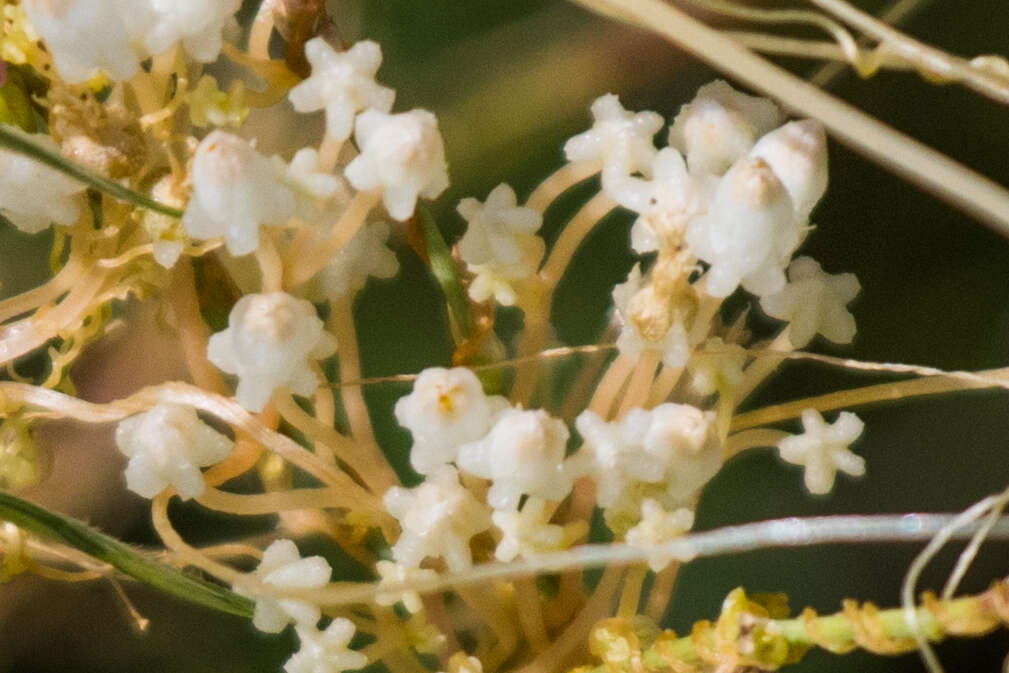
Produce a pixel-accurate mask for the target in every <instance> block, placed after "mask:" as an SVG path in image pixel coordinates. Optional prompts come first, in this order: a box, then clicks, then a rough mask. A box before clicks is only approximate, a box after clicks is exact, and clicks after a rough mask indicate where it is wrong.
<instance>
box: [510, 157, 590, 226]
mask: <svg viewBox="0 0 1009 673" xmlns="http://www.w3.org/2000/svg"><path fill="white" fill-rule="evenodd" d="M601 168H602V166H601V165H600V164H599V163H598V162H595V161H575V162H572V163H566V164H564V165H563V166H561V167H560V168H559V169H557V170H556V171H554V172H553V173H552V174H551V175H550V176H549V177H548V178H547V179H546V180H544V181H543V182H541V183H540V184H539V185H538V186H537V187H536V189H534V190H533V193H532V194H530V195H529V198H528V199H526V203H525V206H526V208H532V209H533V210H535V211H537V212H539V213H545V212H546V210H547V208H549V207H550V204H551V203H553V202H554V201H555V200H556V199H557V197H558V196H560V195H561V194H563V193H564V192H566V191H567V190H569V189H571V188H572V187H574V186H575V185H577V184H578V183H579V182H582V181H583V180H587V179H589V178H591V177H592V176H593V175H595V174H596V173H598V172H599V171H600V169H601Z"/></svg>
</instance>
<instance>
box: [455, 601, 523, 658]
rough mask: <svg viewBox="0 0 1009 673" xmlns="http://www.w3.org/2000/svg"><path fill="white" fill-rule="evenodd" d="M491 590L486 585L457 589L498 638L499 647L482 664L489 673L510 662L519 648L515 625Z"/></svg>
mask: <svg viewBox="0 0 1009 673" xmlns="http://www.w3.org/2000/svg"><path fill="white" fill-rule="evenodd" d="M490 588H491V587H490V585H486V584H484V585H469V586H466V587H458V588H456V593H458V594H459V597H460V598H461V599H462V600H463V601H464V602H465V603H466V605H468V606H469V607H470V608H471V609H472V610H473V612H474V613H475V614H476V615H477V616H479V617H480V619H482V620H483V621H484V622H486V624H487V626H489V627H490V629H491V631H493V632H494V635H495V636H497V641H498V642H497V645H496V646H495V647H494V649H492V650H491V651H490V652H489V653H488V654H487V655H486V656H485V658H484V660H483V662H482V663H483V665H484V668H485V669H486V670H487V671H488V672H491V671H495V670H497V668H498V667H499V666H501V664H503V663H504V662H506V661H508V659H509V658H511V656H512V653H514V652H515V648H516V647H517V646H518V633H517V632H516V630H515V624H514V623H513V622H512V619H511V617H510V616H509V615H508V613H507V612H506V611H505V610H504V609H503V608H502V607H501V605H500V603H499V602H498V601H497V600H496V598H495V597H494V596H493V595H491V594H489V593H488V590H489V589H490Z"/></svg>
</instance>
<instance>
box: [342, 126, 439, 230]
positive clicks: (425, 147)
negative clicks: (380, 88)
mask: <svg viewBox="0 0 1009 673" xmlns="http://www.w3.org/2000/svg"><path fill="white" fill-rule="evenodd" d="M354 138H355V140H356V141H357V145H358V147H359V148H360V150H361V154H360V155H358V156H357V157H356V158H355V159H354V160H353V161H351V162H350V165H349V166H347V169H346V171H345V175H346V176H347V179H348V180H349V181H350V184H352V185H353V186H354V187H355V188H356V189H359V190H361V191H366V190H371V189H381V190H382V202H383V203H384V204H385V209H386V210H387V211H389V215H391V216H392V217H393V218H394V219H397V220H400V221H403V220H406V219H408V218H409V217H410V216H411V215H413V209H414V207H415V206H416V204H417V198H418V196H422V197H424V198H426V199H433V198H436V197H437V196H438V195H439V194H441V193H442V191H444V190H445V188H446V187H448V164H446V162H445V147H444V144H443V143H442V139H441V133H440V132H439V131H438V120H437V119H436V118H435V116H434V115H433V114H431V113H430V112H428V111H427V110H411V111H410V112H403V113H401V114H395V115H389V114H385V113H384V112H379V111H378V110H366V111H364V112H363V113H361V114H360V115H358V117H357V123H356V125H355V131H354Z"/></svg>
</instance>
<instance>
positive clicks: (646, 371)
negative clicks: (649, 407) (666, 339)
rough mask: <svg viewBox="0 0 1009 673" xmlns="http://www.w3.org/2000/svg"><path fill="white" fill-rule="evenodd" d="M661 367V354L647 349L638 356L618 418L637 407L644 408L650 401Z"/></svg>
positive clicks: (618, 411) (621, 402)
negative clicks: (649, 395)
mask: <svg viewBox="0 0 1009 673" xmlns="http://www.w3.org/2000/svg"><path fill="white" fill-rule="evenodd" d="M658 365H659V352H658V351H656V350H654V349H651V348H647V349H645V350H644V351H642V352H641V355H639V356H638V360H637V364H635V366H634V372H633V373H632V374H631V378H630V382H629V383H628V384H627V392H626V393H624V398H623V399H622V400H621V401H620V407H619V408H618V410H617V418H620V417H622V416H623V415H624V414H626V413H627V412H628V411H630V410H631V409H634V408H635V407H643V406H645V404H646V403H647V401H648V394H649V392H651V389H652V382H653V381H654V380H655V369H656V367H658Z"/></svg>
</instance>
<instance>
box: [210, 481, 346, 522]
mask: <svg viewBox="0 0 1009 673" xmlns="http://www.w3.org/2000/svg"><path fill="white" fill-rule="evenodd" d="M196 502H198V503H200V504H201V505H203V506H204V507H207V508H208V509H213V510H216V511H218V512H227V513H228V514H241V515H242V516H257V515H261V514H276V513H278V512H287V511H291V510H296V509H323V508H328V507H346V508H348V509H353V508H354V498H353V497H352V496H350V495H347V494H344V493H341V492H340V491H338V490H337V489H335V488H304V489H296V490H293V491H271V492H269V493H253V494H251V495H239V494H237V493H228V492H226V491H220V490H218V489H216V488H211V487H207V488H206V489H205V490H204V492H203V495H201V496H199V497H198V498H196Z"/></svg>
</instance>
